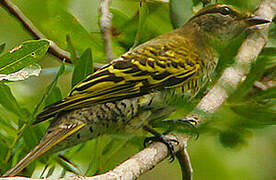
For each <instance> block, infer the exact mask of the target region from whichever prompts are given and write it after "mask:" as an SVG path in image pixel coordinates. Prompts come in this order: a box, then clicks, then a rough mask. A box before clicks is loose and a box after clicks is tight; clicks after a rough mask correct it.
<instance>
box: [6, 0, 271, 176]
mask: <svg viewBox="0 0 276 180" xmlns="http://www.w3.org/2000/svg"><path fill="white" fill-rule="evenodd" d="M255 13H256V15H259V16H260V17H263V18H266V19H270V20H272V19H273V17H274V16H275V14H276V1H275V0H270V1H269V0H265V1H263V2H262V4H261V5H260V6H259V8H258V9H257V11H256V12H255ZM267 30H268V25H264V26H262V28H260V29H257V30H256V31H254V32H252V33H251V34H250V35H249V36H248V37H247V39H246V40H245V41H244V42H243V44H242V46H241V47H240V49H239V52H238V55H237V56H236V63H235V64H234V65H232V66H231V67H228V68H227V69H226V70H225V71H224V73H223V75H222V76H221V78H220V79H219V80H218V82H217V83H216V84H215V86H214V87H213V88H212V89H211V90H210V91H209V92H208V93H207V94H206V95H205V96H204V97H203V99H202V100H201V101H200V103H199V104H198V105H197V109H198V110H200V111H203V112H206V113H209V114H212V113H214V112H215V111H216V110H217V109H218V108H219V107H220V106H221V105H222V104H223V103H224V102H225V100H226V99H227V98H228V96H229V95H230V93H231V92H227V91H226V90H225V88H224V87H225V86H227V87H229V86H230V87H232V88H233V89H236V88H237V86H238V85H239V84H240V83H241V82H242V81H243V79H244V77H245V76H246V75H247V73H248V72H249V68H250V65H251V63H252V62H254V61H255V60H256V57H257V56H258V54H259V53H260V51H261V50H262V49H263V47H264V45H265V44H266V40H267ZM232 92H233V90H232ZM191 117H193V118H198V117H200V116H199V115H198V114H197V113H196V112H192V113H191V114H189V115H188V116H186V118H187V119H191ZM199 122H200V123H202V122H204V120H202V119H201V118H200V119H199ZM169 138H172V139H175V140H177V141H178V142H179V144H174V148H175V150H176V151H177V154H176V155H177V157H178V159H179V160H180V163H182V165H181V167H182V170H184V171H185V172H187V173H188V174H186V175H182V176H183V178H187V179H191V172H192V169H191V166H190V161H189V158H188V156H187V151H186V149H185V147H186V145H187V141H188V139H189V137H188V136H183V135H169ZM167 156H168V150H167V147H166V146H165V145H164V144H163V143H160V142H155V143H153V144H151V145H150V146H149V147H147V148H145V149H143V150H142V151H140V152H139V153H138V154H136V155H134V156H132V157H131V158H129V159H128V160H126V161H125V162H123V163H122V164H120V165H119V166H117V167H116V168H114V169H113V170H111V171H109V172H107V173H105V174H102V175H97V176H93V177H82V176H72V177H68V178H63V180H80V179H89V180H91V179H93V180H95V179H101V180H103V179H104V180H109V179H135V178H137V177H139V176H140V175H141V174H143V173H145V172H147V171H149V170H150V169H152V168H153V167H154V166H156V165H157V164H158V163H159V162H161V161H162V160H164V159H165V158H166V157H167ZM2 179H3V180H4V179H5V180H15V179H26V180H28V179H31V178H22V177H11V178H2Z"/></svg>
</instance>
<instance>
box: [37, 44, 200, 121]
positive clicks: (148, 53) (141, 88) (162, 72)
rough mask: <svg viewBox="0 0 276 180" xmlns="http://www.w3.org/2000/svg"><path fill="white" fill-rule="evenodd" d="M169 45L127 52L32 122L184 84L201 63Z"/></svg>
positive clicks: (182, 50)
mask: <svg viewBox="0 0 276 180" xmlns="http://www.w3.org/2000/svg"><path fill="white" fill-rule="evenodd" d="M170 46H173V44H172V45H170V44H166V45H163V46H162V45H159V46H158V45H147V46H144V47H141V48H137V49H136V50H133V51H131V52H128V53H127V54H125V55H123V56H122V57H121V58H119V59H117V60H114V61H113V62H111V63H110V64H108V65H107V66H105V67H103V68H101V69H99V70H98V71H96V72H95V73H93V74H92V75H90V76H88V77H87V78H86V79H85V80H83V81H82V82H80V83H79V84H77V85H76V86H75V87H74V88H73V89H72V91H71V93H70V95H69V96H68V97H66V98H65V99H63V100H61V101H58V102H56V103H54V104H52V105H50V106H48V107H46V108H45V109H44V111H43V112H41V113H40V114H39V115H38V116H37V119H36V122H35V123H38V122H41V121H43V120H46V119H48V118H50V117H52V116H54V115H55V114H56V113H58V112H61V111H66V110H71V109H77V108H81V107H86V106H88V105H92V104H95V103H104V102H110V101H116V100H122V99H125V98H131V97H137V96H141V95H144V94H147V93H150V92H152V90H161V89H165V88H173V87H177V86H180V85H183V83H184V82H185V80H187V79H189V78H191V77H192V76H193V75H194V74H195V73H196V72H197V71H198V70H199V68H200V64H198V62H199V61H197V59H196V58H197V55H196V54H193V53H192V52H187V51H185V50H184V49H180V48H179V47H170Z"/></svg>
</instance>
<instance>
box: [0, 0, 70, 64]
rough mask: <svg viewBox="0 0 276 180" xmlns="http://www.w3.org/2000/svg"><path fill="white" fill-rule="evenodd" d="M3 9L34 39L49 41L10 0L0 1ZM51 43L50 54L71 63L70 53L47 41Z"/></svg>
mask: <svg viewBox="0 0 276 180" xmlns="http://www.w3.org/2000/svg"><path fill="white" fill-rule="evenodd" d="M0 2H1V4H2V5H3V7H5V8H6V9H7V10H8V12H9V13H10V14H11V15H13V16H14V17H15V18H16V19H18V20H19V21H20V22H21V24H22V25H23V26H24V28H25V29H26V30H27V31H29V32H30V33H31V35H32V36H33V37H34V39H47V38H46V36H45V35H44V34H42V33H41V32H40V31H39V30H38V29H37V28H36V27H35V25H34V24H33V23H32V22H31V21H30V20H29V19H28V18H27V17H26V16H25V15H24V14H23V13H22V12H21V11H20V9H19V8H18V7H17V6H16V5H15V4H13V3H12V2H11V1H8V0H0ZM47 40H48V41H49V42H50V47H49V53H51V54H52V55H54V56H56V57H57V58H59V59H61V60H62V61H63V60H64V59H65V62H66V63H70V64H71V61H70V53H69V52H67V51H65V50H63V49H61V48H60V47H59V46H58V45H57V44H56V43H55V42H53V41H51V40H49V39H47Z"/></svg>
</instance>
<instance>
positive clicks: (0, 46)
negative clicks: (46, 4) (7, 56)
mask: <svg viewBox="0 0 276 180" xmlns="http://www.w3.org/2000/svg"><path fill="white" fill-rule="evenodd" d="M5 46H6V43H2V44H0V54H1V53H2V52H3V51H4V49H5Z"/></svg>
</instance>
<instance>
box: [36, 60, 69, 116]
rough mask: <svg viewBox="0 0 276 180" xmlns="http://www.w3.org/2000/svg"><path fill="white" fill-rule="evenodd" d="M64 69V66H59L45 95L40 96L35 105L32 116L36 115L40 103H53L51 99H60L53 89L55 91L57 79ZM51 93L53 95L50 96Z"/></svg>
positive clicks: (56, 91)
mask: <svg viewBox="0 0 276 180" xmlns="http://www.w3.org/2000/svg"><path fill="white" fill-rule="evenodd" d="M64 69H65V67H64V64H61V65H60V68H59V71H58V73H57V75H56V77H55V78H54V80H53V81H52V83H51V84H50V85H49V86H48V87H47V90H46V92H45V94H44V95H43V96H42V98H41V99H40V101H39V103H38V104H37V105H36V107H35V109H34V112H33V116H35V115H36V113H37V111H38V110H39V109H40V108H41V106H42V103H43V102H44V101H45V102H48V103H50V102H53V98H60V95H59V92H58V91H60V90H55V89H56V85H57V81H58V78H59V77H60V76H61V75H62V73H63V72H64ZM52 93H54V94H52ZM48 98H49V99H48ZM56 100H59V99H56ZM46 105H47V104H46Z"/></svg>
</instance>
